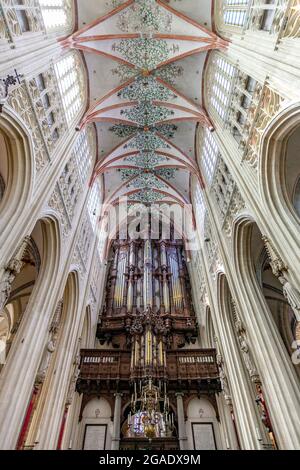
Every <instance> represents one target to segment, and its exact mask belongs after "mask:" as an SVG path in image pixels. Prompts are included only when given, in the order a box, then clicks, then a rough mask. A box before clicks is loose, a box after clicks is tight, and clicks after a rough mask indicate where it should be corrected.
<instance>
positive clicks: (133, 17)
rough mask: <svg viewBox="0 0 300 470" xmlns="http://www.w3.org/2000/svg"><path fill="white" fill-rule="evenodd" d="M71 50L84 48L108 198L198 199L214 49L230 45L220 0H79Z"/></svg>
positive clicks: (99, 166)
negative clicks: (205, 76)
mask: <svg viewBox="0 0 300 470" xmlns="http://www.w3.org/2000/svg"><path fill="white" fill-rule="evenodd" d="M78 28H79V30H78V31H77V32H75V33H74V34H73V35H72V36H71V37H70V38H68V39H67V40H66V43H65V44H66V46H67V47H71V48H76V49H79V50H81V51H83V53H84V55H85V60H86V63H87V67H88V73H89V81H90V84H89V86H90V100H91V103H90V107H89V109H88V111H87V113H86V114H85V116H84V118H83V120H82V123H81V126H82V127H84V126H85V125H87V123H90V122H94V123H95V124H96V127H97V132H98V144H99V153H100V155H99V162H98V164H97V166H96V169H95V174H103V177H104V183H105V200H106V201H107V202H111V203H115V202H116V201H117V200H118V198H119V197H123V196H128V197H129V198H130V200H132V201H137V202H150V201H161V202H174V201H177V202H180V203H182V204H183V203H185V202H189V198H190V180H191V174H195V175H197V177H199V178H200V175H199V171H198V165H197V162H196V158H195V131H196V127H197V125H201V126H204V127H208V128H211V123H210V121H209V119H208V117H207V115H206V113H205V111H204V110H203V109H202V105H201V104H202V93H201V89H202V73H203V67H204V64H205V59H206V55H207V52H208V51H209V50H211V49H215V48H222V47H224V42H223V41H222V40H220V39H219V38H218V37H217V36H216V34H215V33H213V32H212V31H211V0H201V1H199V0H164V1H163V0H129V1H121V0H106V1H101V2H98V1H88V2H87V1H85V0H78Z"/></svg>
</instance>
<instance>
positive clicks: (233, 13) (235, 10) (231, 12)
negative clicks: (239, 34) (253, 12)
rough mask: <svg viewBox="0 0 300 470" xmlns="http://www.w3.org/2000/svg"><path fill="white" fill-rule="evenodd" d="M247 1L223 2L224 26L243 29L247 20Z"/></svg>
mask: <svg viewBox="0 0 300 470" xmlns="http://www.w3.org/2000/svg"><path fill="white" fill-rule="evenodd" d="M248 3H249V0H224V6H223V15H224V16H223V18H224V24H225V25H230V26H237V27H241V28H242V27H243V26H244V25H245V23H246V20H247V11H248Z"/></svg>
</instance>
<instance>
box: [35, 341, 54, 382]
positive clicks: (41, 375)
mask: <svg viewBox="0 0 300 470" xmlns="http://www.w3.org/2000/svg"><path fill="white" fill-rule="evenodd" d="M55 345H56V338H55V337H53V335H52V336H51V337H50V339H49V341H48V343H47V345H46V348H45V351H44V354H43V357H42V361H41V363H40V367H39V370H38V373H37V375H36V383H43V382H44V380H45V378H46V374H47V370H48V367H49V364H50V360H51V357H52V354H53V353H54V351H55Z"/></svg>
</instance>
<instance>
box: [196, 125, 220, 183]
mask: <svg viewBox="0 0 300 470" xmlns="http://www.w3.org/2000/svg"><path fill="white" fill-rule="evenodd" d="M199 147H200V148H199V164H200V166H201V169H202V171H203V173H204V176H205V180H206V182H207V183H208V184H210V183H211V181H212V178H213V175H214V171H215V166H216V162H217V157H218V154H219V149H218V145H217V143H216V141H215V138H214V135H213V133H212V132H211V131H210V130H209V129H203V128H202V129H201V131H200V140H199Z"/></svg>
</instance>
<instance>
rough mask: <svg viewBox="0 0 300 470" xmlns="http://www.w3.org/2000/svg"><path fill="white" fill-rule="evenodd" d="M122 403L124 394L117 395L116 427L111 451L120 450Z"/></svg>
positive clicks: (114, 427) (114, 426)
mask: <svg viewBox="0 0 300 470" xmlns="http://www.w3.org/2000/svg"><path fill="white" fill-rule="evenodd" d="M121 403H122V394H121V393H116V394H115V411H114V425H113V435H112V443H111V450H119V448H120V435H121Z"/></svg>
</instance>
